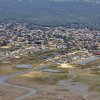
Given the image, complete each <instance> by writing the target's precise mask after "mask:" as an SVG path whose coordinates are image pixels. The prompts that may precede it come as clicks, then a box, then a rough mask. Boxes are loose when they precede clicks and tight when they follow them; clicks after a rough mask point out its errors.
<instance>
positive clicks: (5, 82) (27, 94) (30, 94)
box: [0, 63, 54, 100]
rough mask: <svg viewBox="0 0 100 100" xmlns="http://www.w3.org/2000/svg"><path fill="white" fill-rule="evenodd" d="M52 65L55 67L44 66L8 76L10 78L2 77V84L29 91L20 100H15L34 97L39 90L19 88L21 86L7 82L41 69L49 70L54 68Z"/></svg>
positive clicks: (0, 80) (0, 78)
mask: <svg viewBox="0 0 100 100" xmlns="http://www.w3.org/2000/svg"><path fill="white" fill-rule="evenodd" d="M52 65H54V63H51V64H46V65H42V66H41V67H37V68H33V69H29V70H25V71H21V72H17V73H15V74H11V75H8V76H0V84H5V85H7V86H12V87H14V88H21V89H26V90H28V91H29V92H28V93H26V94H24V95H22V96H20V97H18V98H15V100H24V99H25V98H27V97H29V96H32V95H34V94H35V93H36V92H37V90H36V89H34V88H29V87H24V86H19V85H16V84H11V83H8V82H7V80H8V79H11V78H14V77H17V76H19V75H22V74H26V73H29V72H32V71H39V70H41V69H44V68H48V67H49V66H52Z"/></svg>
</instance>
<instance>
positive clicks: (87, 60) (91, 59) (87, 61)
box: [79, 57, 100, 65]
mask: <svg viewBox="0 0 100 100" xmlns="http://www.w3.org/2000/svg"><path fill="white" fill-rule="evenodd" d="M98 59H100V57H91V58H88V59H86V60H84V61H81V62H79V64H81V65H85V64H87V63H89V62H92V61H95V60H98Z"/></svg>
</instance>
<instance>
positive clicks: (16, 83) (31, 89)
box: [0, 22, 100, 100]
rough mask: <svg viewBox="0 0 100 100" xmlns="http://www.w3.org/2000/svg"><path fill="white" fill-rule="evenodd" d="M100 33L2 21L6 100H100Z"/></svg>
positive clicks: (2, 96) (1, 96)
mask: <svg viewBox="0 0 100 100" xmlns="http://www.w3.org/2000/svg"><path fill="white" fill-rule="evenodd" d="M99 75H100V30H90V29H88V28H79V29H75V28H68V27H61V26H58V27H57V26H56V27H43V26H38V25H34V24H30V23H19V22H8V23H0V100H99V98H100V96H99V92H100V80H99V78H100V76H99Z"/></svg>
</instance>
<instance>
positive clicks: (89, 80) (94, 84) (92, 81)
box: [73, 76, 100, 92]
mask: <svg viewBox="0 0 100 100" xmlns="http://www.w3.org/2000/svg"><path fill="white" fill-rule="evenodd" d="M73 82H81V83H84V84H87V85H89V86H90V89H89V90H93V91H97V92H100V88H98V87H99V86H100V77H99V76H94V77H93V76H91V77H90V76H87V77H81V76H78V77H76V78H75V79H73Z"/></svg>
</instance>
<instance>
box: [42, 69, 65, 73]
mask: <svg viewBox="0 0 100 100" xmlns="http://www.w3.org/2000/svg"><path fill="white" fill-rule="evenodd" d="M42 71H43V72H49V73H62V72H63V71H62V70H53V69H43V70H42Z"/></svg>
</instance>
